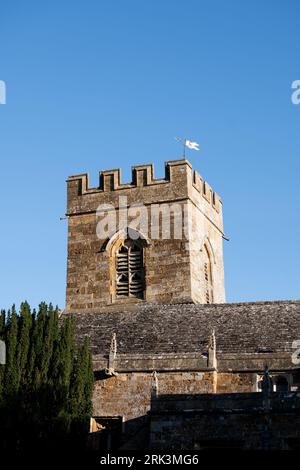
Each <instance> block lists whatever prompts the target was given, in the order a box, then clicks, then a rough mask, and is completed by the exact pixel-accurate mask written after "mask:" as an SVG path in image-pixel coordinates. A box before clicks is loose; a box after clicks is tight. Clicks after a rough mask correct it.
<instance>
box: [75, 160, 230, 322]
mask: <svg viewBox="0 0 300 470" xmlns="http://www.w3.org/2000/svg"><path fill="white" fill-rule="evenodd" d="M99 180H100V181H99V187H97V188H90V187H89V182H88V175H87V174H80V175H76V176H71V177H69V178H68V179H67V218H68V264H67V293H66V304H67V305H66V307H67V311H68V312H86V311H90V312H99V313H100V312H101V311H104V310H105V311H107V310H109V309H111V310H115V309H118V306H120V304H122V306H123V307H124V304H126V306H127V305H128V308H129V309H130V308H133V305H134V304H137V303H143V302H148V303H159V304H169V303H179V304H180V303H224V302H225V289H224V266H223V247H222V241H223V240H222V239H223V221H222V202H221V200H220V198H219V196H218V195H217V194H216V193H215V192H213V191H212V189H211V187H210V186H209V185H208V183H206V182H205V181H203V178H202V177H201V176H200V175H199V173H197V172H196V171H194V172H193V170H192V167H191V164H190V163H189V162H188V161H187V160H173V161H168V162H166V164H165V177H164V178H162V179H156V178H154V170H153V165H139V166H134V167H133V168H132V182H131V183H129V184H123V183H121V180H120V170H119V169H113V170H105V171H101V172H100V178H99Z"/></svg>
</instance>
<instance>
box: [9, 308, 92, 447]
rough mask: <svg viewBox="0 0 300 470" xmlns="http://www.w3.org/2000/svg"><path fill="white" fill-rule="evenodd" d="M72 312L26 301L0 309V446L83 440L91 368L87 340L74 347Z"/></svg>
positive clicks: (57, 444)
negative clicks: (0, 356)
mask: <svg viewBox="0 0 300 470" xmlns="http://www.w3.org/2000/svg"><path fill="white" fill-rule="evenodd" d="M74 326H75V325H74V321H73V319H72V318H71V317H66V318H65V319H64V320H61V319H59V312H58V309H57V308H55V309H54V308H53V306H52V305H51V304H50V305H49V306H48V305H46V304H45V303H41V304H40V306H39V309H38V312H35V311H33V312H32V313H31V310H30V306H29V304H28V303H27V302H24V303H22V304H21V307H20V312H19V314H18V313H17V312H16V309H15V306H13V307H12V309H11V310H10V311H8V312H7V314H6V315H5V312H3V311H2V312H1V314H0V339H2V340H4V341H5V343H6V351H7V360H6V365H5V366H4V365H0V442H1V447H2V448H3V446H4V448H5V447H6V448H12V449H21V450H22V449H26V450H28V448H30V447H31V446H33V447H34V446H36V445H37V442H38V444H39V446H42V447H43V446H45V447H47V448H49V447H50V448H51V447H55V448H57V447H60V446H64V448H65V447H66V442H67V443H71V442H73V443H74V439H75V440H76V443H77V444H78V445H80V444H82V443H83V442H84V437H85V435H86V430H87V423H88V419H89V417H90V416H91V414H92V393H93V382H94V378H93V370H92V358H91V354H90V352H89V347H88V341H87V340H86V341H85V342H84V344H83V345H81V346H80V347H77V346H76V344H75V338H74Z"/></svg>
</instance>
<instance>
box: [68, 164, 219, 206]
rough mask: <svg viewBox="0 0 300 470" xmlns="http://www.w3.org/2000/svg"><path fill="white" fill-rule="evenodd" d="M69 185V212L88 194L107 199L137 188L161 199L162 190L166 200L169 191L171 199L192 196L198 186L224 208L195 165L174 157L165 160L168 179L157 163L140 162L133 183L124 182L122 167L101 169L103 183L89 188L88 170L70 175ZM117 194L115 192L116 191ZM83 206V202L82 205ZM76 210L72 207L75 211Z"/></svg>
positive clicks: (205, 196)
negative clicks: (157, 171)
mask: <svg viewBox="0 0 300 470" xmlns="http://www.w3.org/2000/svg"><path fill="white" fill-rule="evenodd" d="M67 185H68V212H69V209H71V208H72V206H74V203H75V205H78V202H79V199H81V198H82V197H84V196H87V195H95V194H98V196H99V195H101V194H102V195H103V197H104V199H105V200H108V198H113V197H114V196H116V195H117V194H118V196H120V195H122V194H126V195H128V194H130V193H132V192H134V191H136V190H139V195H140V196H141V195H142V194H141V191H144V194H143V195H142V197H145V198H146V199H147V195H151V194H154V192H155V199H156V200H159V195H160V194H159V192H160V191H161V195H162V199H166V198H167V195H168V193H170V198H171V199H172V198H174V196H177V198H180V197H182V198H183V197H185V196H187V195H188V194H189V195H191V193H192V192H193V190H195V189H196V191H197V193H198V194H199V195H201V196H202V197H203V200H205V201H206V203H207V204H208V205H210V206H211V207H212V208H213V209H214V210H215V211H216V212H217V213H219V212H221V211H222V207H221V205H222V202H221V199H220V197H219V196H218V194H217V193H215V192H214V191H213V190H212V188H211V187H210V185H209V184H208V183H207V182H206V181H204V180H203V178H202V177H201V175H200V174H199V173H198V172H197V171H193V169H192V166H191V164H190V163H189V162H188V161H187V160H171V161H167V162H166V163H165V176H164V178H155V176H154V166H153V164H145V165H136V166H133V167H132V180H131V182H130V183H122V182H121V170H120V169H119V168H116V169H111V170H103V171H100V172H99V186H98V187H94V188H90V187H89V176H88V174H87V173H83V174H79V175H74V176H70V177H69V178H68V179H67ZM112 193H113V194H112ZM150 199H151V197H150ZM80 206H82V204H80ZM71 212H72V210H71Z"/></svg>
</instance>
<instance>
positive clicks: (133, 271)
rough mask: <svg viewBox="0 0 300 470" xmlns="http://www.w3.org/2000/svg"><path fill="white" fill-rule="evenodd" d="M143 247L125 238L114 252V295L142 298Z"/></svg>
mask: <svg viewBox="0 0 300 470" xmlns="http://www.w3.org/2000/svg"><path fill="white" fill-rule="evenodd" d="M143 293H144V267H143V249H142V248H141V247H140V246H139V245H138V244H137V243H136V242H135V241H133V240H126V241H125V242H123V243H122V245H121V246H120V248H119V249H118V250H117V252H116V297H117V298H124V297H137V298H143Z"/></svg>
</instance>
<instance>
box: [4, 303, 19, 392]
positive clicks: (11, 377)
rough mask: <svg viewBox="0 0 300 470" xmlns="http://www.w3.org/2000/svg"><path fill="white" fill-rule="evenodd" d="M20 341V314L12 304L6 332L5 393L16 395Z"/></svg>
mask: <svg viewBox="0 0 300 470" xmlns="http://www.w3.org/2000/svg"><path fill="white" fill-rule="evenodd" d="M17 343H18V316H17V312H16V308H15V305H13V306H12V309H11V313H10V314H9V316H8V330H7V334H6V366H5V373H4V394H5V395H6V396H7V397H14V395H15V394H16V392H17V390H18V383H19V370H18V364H17Z"/></svg>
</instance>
